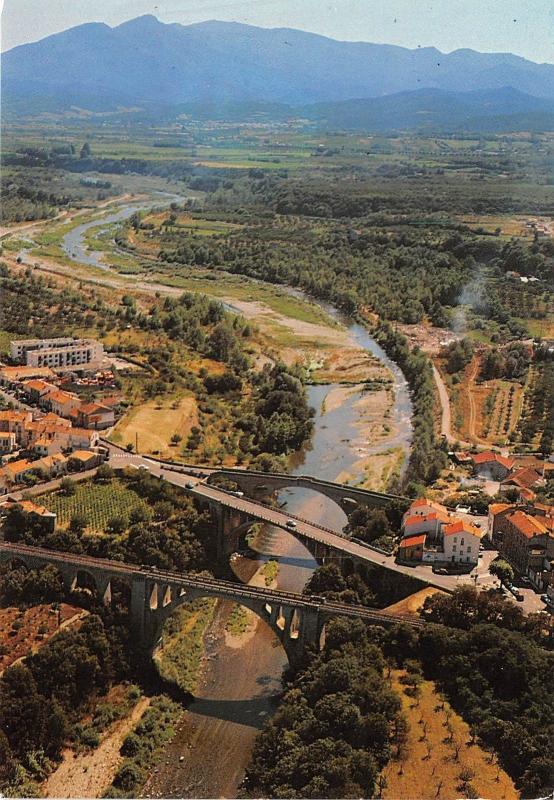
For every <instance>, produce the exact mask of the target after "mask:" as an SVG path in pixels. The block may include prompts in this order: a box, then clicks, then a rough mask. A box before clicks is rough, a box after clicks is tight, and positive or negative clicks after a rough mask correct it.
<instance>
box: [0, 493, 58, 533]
mask: <svg viewBox="0 0 554 800" xmlns="http://www.w3.org/2000/svg"><path fill="white" fill-rule="evenodd" d="M15 507H19V508H20V509H21V511H23V513H24V514H31V515H33V516H36V517H39V518H40V520H41V522H42V523H43V524H44V527H45V530H46V532H47V533H54V531H55V529H56V514H55V513H54V512H53V511H50V509H48V508H46V507H45V506H39V505H37V504H36V503H33V502H31V501H30V500H19V501H16V500H8V501H7V502H6V503H4V504H3V505H2V506H0V511H1V513H2V514H3V515H6V514H7V513H8V511H10V510H11V509H12V508H15Z"/></svg>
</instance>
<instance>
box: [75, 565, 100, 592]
mask: <svg viewBox="0 0 554 800" xmlns="http://www.w3.org/2000/svg"><path fill="white" fill-rule="evenodd" d="M71 591H72V592H87V593H88V594H90V595H91V596H92V597H96V595H97V594H98V586H97V584H96V579H95V577H94V575H93V574H92V573H91V572H89V571H88V570H86V569H78V570H76V572H75V574H74V576H73V580H72V582H71Z"/></svg>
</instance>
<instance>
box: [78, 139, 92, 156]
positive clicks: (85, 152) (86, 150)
mask: <svg viewBox="0 0 554 800" xmlns="http://www.w3.org/2000/svg"><path fill="white" fill-rule="evenodd" d="M91 155H92V150H91V149H90V144H89V143H88V142H85V143H84V145H83V146H82V147H81V152H80V153H79V158H90V157H91Z"/></svg>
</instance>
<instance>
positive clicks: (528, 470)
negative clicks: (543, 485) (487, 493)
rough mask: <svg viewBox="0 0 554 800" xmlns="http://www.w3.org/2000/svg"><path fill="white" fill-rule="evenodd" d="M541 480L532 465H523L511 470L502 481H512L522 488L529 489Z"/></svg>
mask: <svg viewBox="0 0 554 800" xmlns="http://www.w3.org/2000/svg"><path fill="white" fill-rule="evenodd" d="M541 481H542V477H541V475H540V474H539V473H538V472H537V471H536V470H534V469H533V468H532V467H524V468H523V469H518V470H516V471H515V472H512V474H511V475H508V476H507V477H506V478H505V479H504V481H503V482H504V483H513V484H515V485H516V486H519V487H521V488H522V489H530V488H531V487H532V486H535V484H537V483H539V482H541Z"/></svg>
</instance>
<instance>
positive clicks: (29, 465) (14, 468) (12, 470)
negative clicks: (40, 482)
mask: <svg viewBox="0 0 554 800" xmlns="http://www.w3.org/2000/svg"><path fill="white" fill-rule="evenodd" d="M35 464H36V462H33V461H28V460H27V459H25V458H22V459H19V460H18V461H9V462H8V463H7V464H6V465H5V466H4V467H2V469H1V472H2V473H3V474H4V475H5V476H6V477H7V479H8V481H9V482H10V483H22V482H23V480H24V478H25V476H26V475H31V474H33V472H34V471H35V469H36V466H35Z"/></svg>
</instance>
